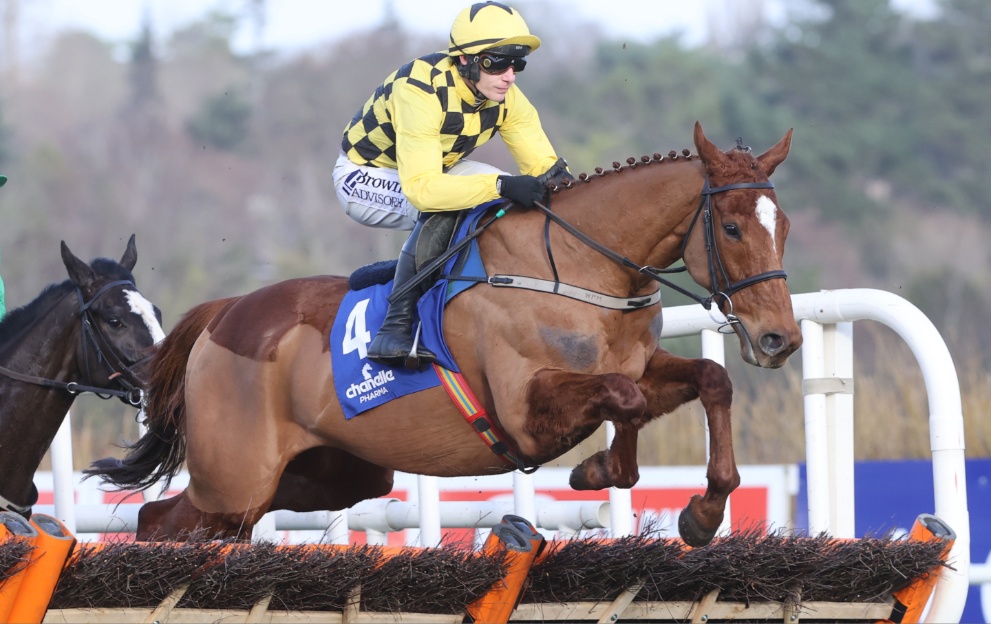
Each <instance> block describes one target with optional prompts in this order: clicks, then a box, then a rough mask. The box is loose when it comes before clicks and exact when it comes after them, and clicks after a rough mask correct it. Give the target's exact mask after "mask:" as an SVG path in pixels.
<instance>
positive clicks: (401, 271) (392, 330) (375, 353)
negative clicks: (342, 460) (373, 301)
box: [368, 221, 437, 367]
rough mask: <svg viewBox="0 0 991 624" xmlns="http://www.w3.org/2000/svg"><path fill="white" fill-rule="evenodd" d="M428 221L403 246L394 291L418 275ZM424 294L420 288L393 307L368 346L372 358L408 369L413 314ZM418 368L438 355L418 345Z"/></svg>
mask: <svg viewBox="0 0 991 624" xmlns="http://www.w3.org/2000/svg"><path fill="white" fill-rule="evenodd" d="M423 224H424V221H418V222H417V224H416V227H414V228H413V231H412V232H410V235H409V238H407V239H406V242H405V243H403V250H402V251H401V252H400V253H399V264H397V265H396V277H395V280H394V281H393V284H392V289H393V291H395V290H397V289H398V288H399V287H401V286H402V285H403V284H405V283H406V282H408V281H409V280H410V279H412V278H413V276H414V275H416V242H417V239H418V238H419V237H420V231H421V230H422V229H423ZM422 294H423V288H422V287H416V288H413V289H412V290H410V291H409V292H407V293H406V294H405V295H403V297H402V298H401V299H398V300H396V301H394V302H392V303H390V304H389V310H388V312H386V314H385V320H384V321H382V327H381V328H379V331H378V333H377V334H375V339H374V340H372V343H371V344H370V345H368V359H369V360H372V361H373V362H378V363H379V364H385V365H386V366H404V365H406V362H407V358H410V355H411V352H412V351H413V315H414V313H415V312H416V302H417V301H418V300H419V299H420V295H422ZM413 359H414V360H416V362H415V363H414V367H415V365H419V366H425V365H427V364H430V363H431V362H433V361H434V360H436V359H437V356H436V355H434V354H433V353H431V352H430V351H428V350H427V349H424V348H423V346H421V345H418V346H417V349H416V354H415V357H414V358H413Z"/></svg>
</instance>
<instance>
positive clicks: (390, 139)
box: [341, 52, 557, 212]
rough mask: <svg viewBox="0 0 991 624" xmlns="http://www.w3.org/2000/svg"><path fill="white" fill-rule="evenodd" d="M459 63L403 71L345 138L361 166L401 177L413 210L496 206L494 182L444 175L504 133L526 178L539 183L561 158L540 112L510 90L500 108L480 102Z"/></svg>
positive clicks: (423, 61) (429, 60)
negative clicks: (536, 178) (394, 172)
mask: <svg viewBox="0 0 991 624" xmlns="http://www.w3.org/2000/svg"><path fill="white" fill-rule="evenodd" d="M457 60H458V59H457V58H452V57H449V56H448V55H447V54H446V53H443V52H438V53H435V54H430V55H427V56H423V57H420V58H418V59H415V60H413V61H411V62H410V63H407V64H406V65H403V66H402V67H400V68H399V69H398V70H396V71H395V72H394V73H393V74H391V75H390V76H389V77H388V78H386V80H385V82H384V83H383V84H382V85H380V86H379V87H378V88H377V89H376V90H375V92H374V93H373V94H372V96H371V97H370V98H369V99H368V101H367V102H365V105H364V106H362V108H361V110H359V111H358V112H357V114H355V116H354V118H353V119H352V120H351V123H350V124H348V126H347V128H346V129H345V130H344V139H343V141H342V143H341V148H342V149H343V150H344V153H345V154H347V156H348V158H349V159H350V160H351V161H352V162H354V163H357V164H359V165H368V166H374V167H389V168H394V169H398V170H399V179H400V184H401V185H402V188H403V192H404V193H405V194H406V196H407V197H408V198H409V200H410V202H412V204H413V205H414V206H416V207H417V208H418V209H419V210H421V211H425V212H433V211H442V210H461V209H464V208H468V207H471V206H475V205H478V204H480V203H483V202H486V201H491V200H493V199H498V198H499V194H498V193H497V192H496V190H495V180H496V177H497V176H496V175H494V174H492V175H471V176H450V175H444V172H446V171H447V170H448V169H450V167H451V166H452V165H454V164H455V163H457V162H458V161H459V160H461V159H462V158H464V157H466V156H467V155H468V154H470V153H471V152H472V151H474V149H475V148H476V147H478V146H480V145H482V144H484V143H485V142H486V141H488V140H489V139H491V138H492V137H493V136H494V135H495V133H496V132H499V134H500V136H501V137H502V139H503V141H504V142H505V143H506V146H507V147H508V148H509V150H510V153H511V154H512V155H513V157H514V159H515V160H516V162H517V165H519V167H520V171H521V172H522V173H525V174H528V175H539V174H541V173H543V172H544V171H546V170H547V169H549V168H550V167H551V166H552V165H553V164H554V163H555V162H557V156H556V155H555V153H554V149H553V148H552V147H551V144H550V141H548V140H547V136H546V135H545V134H544V131H543V129H542V128H541V126H540V120H539V117H538V115H537V111H536V110H535V109H534V108H533V105H532V104H530V102H529V100H527V99H526V97H525V96H524V95H523V93H522V92H521V91H520V90H519V89H518V88H517V87H516V86H515V85H513V87H512V88H510V90H509V92H508V93H507V94H506V99H505V100H504V101H503V102H493V101H491V100H485V99H482V100H476V97H475V94H474V93H473V92H472V91H471V89H469V88H468V85H467V84H466V83H465V81H464V79H463V78H462V77H461V76H460V75H459V74H458V72H457V68H456V67H455V65H454V63H455V62H457Z"/></svg>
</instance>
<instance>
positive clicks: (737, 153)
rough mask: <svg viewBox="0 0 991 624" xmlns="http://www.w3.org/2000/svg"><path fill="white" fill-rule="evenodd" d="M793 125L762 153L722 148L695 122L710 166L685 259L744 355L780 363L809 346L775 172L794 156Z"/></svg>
mask: <svg viewBox="0 0 991 624" xmlns="http://www.w3.org/2000/svg"><path fill="white" fill-rule="evenodd" d="M791 132H792V131H791V130H789V131H788V132H787V134H785V136H784V138H782V139H781V140H780V141H779V142H778V143H777V145H775V146H774V147H772V148H771V149H769V150H767V151H766V152H764V153H763V154H761V155H760V156H754V155H753V154H751V153H750V148H746V147H742V146H740V145H738V146H737V147H735V148H733V149H731V150H729V151H728V152H723V151H722V150H720V149H719V148H717V147H716V146H715V145H713V143H712V142H711V141H709V139H708V138H706V136H705V134H704V133H703V132H702V126H701V124H699V123H698V122H696V124H695V147H696V148H697V149H698V154H699V157H700V159H701V160H702V163H703V164H704V166H705V175H706V185H705V188H704V189H703V197H702V202H703V209H702V210H701V211H700V214H699V215H696V218H697V221H696V222H695V224H694V227H693V228H692V231H691V232H690V233H689V238H688V240H687V243H686V245H685V251H684V259H685V265H686V267H687V268H688V272H689V273H690V274H691V276H692V279H694V280H695V281H696V282H697V283H698V284H699V285H701V286H705V287H706V288H709V289H710V290H711V291H712V292H713V293H715V294H714V296H713V302H714V303H716V304H718V306H719V308H720V310H721V311H722V313H723V314H724V315H726V317H727V319H729V320H730V326H731V327H732V328H733V330H734V331H735V332H736V333H737V336H738V337H739V339H740V348H741V351H742V355H743V359H744V360H746V361H747V362H749V363H750V364H754V365H756V366H762V367H768V368H777V367H779V366H781V365H782V364H784V362H785V360H787V359H788V356H789V355H791V354H792V353H793V352H794V351H795V350H796V349H798V347H800V346H801V344H802V334H801V330H800V329H799V327H798V324H797V323H796V322H795V318H794V313H793V311H792V307H791V296H790V293H789V292H788V286H787V284H786V283H785V280H784V272H783V271H782V258H783V256H784V251H785V239H786V238H787V237H788V227H789V224H788V217H787V216H785V214H784V212H782V211H781V209H780V208H779V207H778V199H777V196H776V195H775V193H774V188H773V185H772V184H771V183H770V181H769V180H768V177H769V176H770V175H771V174H772V173H773V172H774V170H775V168H776V167H777V166H778V165H779V164H781V163H782V162H783V161H784V159H785V158H786V157H787V156H788V150H789V148H790V147H791Z"/></svg>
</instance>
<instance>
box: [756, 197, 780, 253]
mask: <svg viewBox="0 0 991 624" xmlns="http://www.w3.org/2000/svg"><path fill="white" fill-rule="evenodd" d="M757 219H758V220H759V221H760V224H761V225H763V226H764V227H765V228H767V232H768V234H770V235H771V249H774V248H775V242H774V232H775V231H776V230H777V229H778V228H777V220H778V207H777V206H776V205H775V204H774V202H773V201H771V198H770V197H768V196H767V195H761V196H760V199H758V200H757Z"/></svg>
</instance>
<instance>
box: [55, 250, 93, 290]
mask: <svg viewBox="0 0 991 624" xmlns="http://www.w3.org/2000/svg"><path fill="white" fill-rule="evenodd" d="M62 263H63V264H65V270H66V271H68V272H69V279H71V280H72V283H73V284H75V285H76V286H79V287H80V288H83V289H86V288H89V287H91V286H92V285H93V282H95V281H96V272H95V271H94V270H93V269H92V268H91V267H90V266H89V265H88V264H86V263H85V262H83V261H82V260H80V259H79V258H77V257H76V256H74V255H73V254H72V252H71V251H69V246H68V245H66V244H65V241H62Z"/></svg>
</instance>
